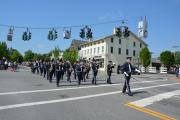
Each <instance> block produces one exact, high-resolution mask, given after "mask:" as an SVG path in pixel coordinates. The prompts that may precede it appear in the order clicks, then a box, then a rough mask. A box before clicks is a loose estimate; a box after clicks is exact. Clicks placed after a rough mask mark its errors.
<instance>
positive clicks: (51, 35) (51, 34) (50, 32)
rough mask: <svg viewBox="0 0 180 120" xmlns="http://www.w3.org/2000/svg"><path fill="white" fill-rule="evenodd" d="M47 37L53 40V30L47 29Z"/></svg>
mask: <svg viewBox="0 0 180 120" xmlns="http://www.w3.org/2000/svg"><path fill="white" fill-rule="evenodd" d="M48 39H49V40H53V31H49V34H48Z"/></svg>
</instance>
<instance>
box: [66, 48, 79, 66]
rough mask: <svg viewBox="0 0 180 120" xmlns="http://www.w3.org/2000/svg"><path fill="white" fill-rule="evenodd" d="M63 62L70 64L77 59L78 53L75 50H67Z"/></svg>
mask: <svg viewBox="0 0 180 120" xmlns="http://www.w3.org/2000/svg"><path fill="white" fill-rule="evenodd" d="M63 58H64V60H69V61H70V62H72V63H73V62H75V61H76V60H77V58H78V51H77V50H76V49H71V50H69V49H67V50H65V51H64V54H63Z"/></svg>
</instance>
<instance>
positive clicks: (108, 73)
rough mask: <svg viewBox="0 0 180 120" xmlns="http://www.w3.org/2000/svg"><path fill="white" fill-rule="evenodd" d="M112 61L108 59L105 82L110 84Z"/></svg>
mask: <svg viewBox="0 0 180 120" xmlns="http://www.w3.org/2000/svg"><path fill="white" fill-rule="evenodd" d="M112 68H113V65H112V61H109V63H108V65H107V76H108V77H107V84H111V74H112Z"/></svg>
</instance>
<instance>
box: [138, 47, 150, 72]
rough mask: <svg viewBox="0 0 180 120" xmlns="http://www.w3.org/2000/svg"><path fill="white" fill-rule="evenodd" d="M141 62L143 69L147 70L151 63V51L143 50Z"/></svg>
mask: <svg viewBox="0 0 180 120" xmlns="http://www.w3.org/2000/svg"><path fill="white" fill-rule="evenodd" d="M140 61H141V63H142V65H143V67H145V70H146V68H147V67H148V66H149V65H150V63H151V52H150V51H149V49H148V48H147V47H145V48H143V49H142V50H141V51H140Z"/></svg>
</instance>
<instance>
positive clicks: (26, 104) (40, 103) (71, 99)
mask: <svg viewBox="0 0 180 120" xmlns="http://www.w3.org/2000/svg"><path fill="white" fill-rule="evenodd" d="M172 85H180V83H173V84H163V85H155V86H148V87H141V88H134V89H132V90H142V89H150V88H157V87H164V86H172ZM120 93H121V92H120V91H114V92H107V93H101V94H95V95H87V96H80V97H72V98H66V99H56V100H49V101H39V102H31V103H22V104H14V105H6V106H0V110H6V109H13V108H21V107H28V106H36V105H43V104H50V103H60V102H68V101H75V100H83V99H88V98H94V97H101V96H107V95H114V94H120Z"/></svg>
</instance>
